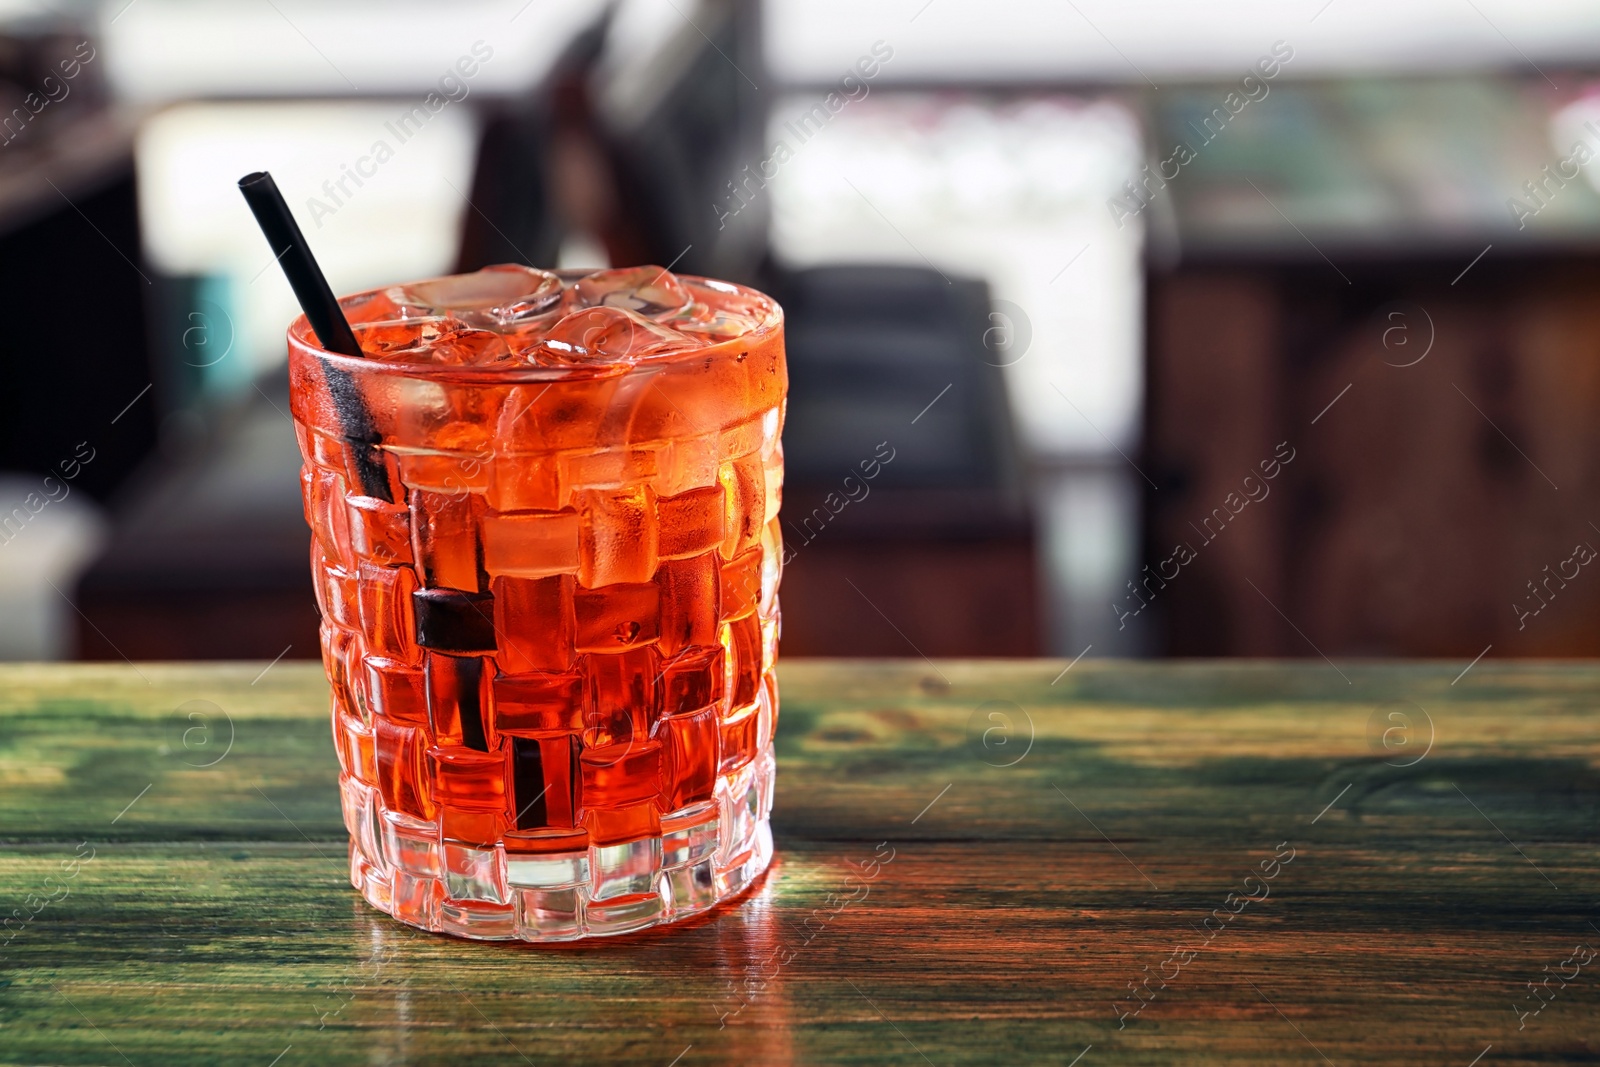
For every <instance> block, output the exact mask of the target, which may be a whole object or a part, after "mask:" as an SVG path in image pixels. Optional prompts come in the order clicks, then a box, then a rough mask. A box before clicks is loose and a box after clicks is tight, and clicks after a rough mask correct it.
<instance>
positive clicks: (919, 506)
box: [767, 266, 1040, 656]
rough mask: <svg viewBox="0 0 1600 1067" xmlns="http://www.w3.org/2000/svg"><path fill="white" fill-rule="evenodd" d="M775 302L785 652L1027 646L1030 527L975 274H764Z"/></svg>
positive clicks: (886, 270) (983, 292)
mask: <svg viewBox="0 0 1600 1067" xmlns="http://www.w3.org/2000/svg"><path fill="white" fill-rule="evenodd" d="M767 284H768V285H769V287H770V288H771V290H772V291H773V293H774V295H776V296H777V297H778V299H779V300H780V302H782V304H783V306H784V311H785V315H786V341H787V346H788V356H789V381H790V388H789V405H788V413H787V418H786V421H785V426H784V467H785V486H784V507H783V530H784V538H785V543H786V548H787V550H788V553H787V554H788V555H789V556H790V561H789V564H788V569H787V570H786V571H785V575H784V582H783V610H784V648H785V650H786V651H787V652H788V653H790V654H791V655H792V654H801V655H858V656H895V655H917V654H923V655H929V656H933V655H1033V654H1036V653H1037V652H1038V650H1039V646H1040V638H1039V620H1038V613H1039V607H1038V594H1037V590H1036V567H1035V563H1034V536H1033V526H1032V522H1031V520H1030V517H1029V514H1028V511H1027V507H1026V504H1025V502H1024V498H1023V494H1022V491H1021V478H1020V466H1021V465H1020V462H1019V459H1018V456H1017V451H1016V448H1015V445H1014V443H1013V437H1012V432H1011V418H1010V413H1009V409H1008V407H1007V403H1006V396H1005V392H1004V388H1003V382H1002V380H1001V377H1000V374H1001V372H1000V370H999V368H998V366H997V365H996V363H997V362H998V361H997V360H995V359H994V357H993V355H992V353H991V350H990V349H989V348H988V347H986V346H985V339H986V335H987V331H989V329H990V327H991V320H990V314H989V310H990V305H989V296H988V290H987V287H986V286H985V285H984V284H983V283H981V282H977V281H970V280H966V279H950V278H946V277H945V276H944V275H942V274H940V273H938V272H937V271H933V270H927V269H922V268H912V267H891V266H836V267H817V268H812V269H809V270H804V271H798V272H792V273H783V274H778V275H775V276H774V277H772V278H771V279H770V280H769V282H768V283H767Z"/></svg>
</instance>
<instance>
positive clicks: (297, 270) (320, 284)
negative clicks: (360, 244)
mask: <svg viewBox="0 0 1600 1067" xmlns="http://www.w3.org/2000/svg"><path fill="white" fill-rule="evenodd" d="M239 191H240V192H241V193H243V194H244V199H245V203H247V204H249V205H250V211H251V212H252V213H253V214H254V215H255V217H256V223H257V224H258V225H260V227H261V232H262V233H264V234H266V236H267V244H269V245H270V246H272V254H273V255H274V256H275V257H276V258H277V260H278V265H279V266H281V267H282V268H283V273H284V275H285V276H286V277H287V278H288V279H289V286H290V287H291V288H292V289H294V296H295V299H296V300H298V301H300V309H301V310H302V311H304V312H305V313H306V320H307V321H308V322H310V323H311V329H312V330H313V331H314V332H315V333H316V335H317V342H318V343H319V344H321V345H322V347H323V348H325V349H327V350H328V351H329V352H337V353H339V354H340V355H343V356H359V355H361V354H362V353H361V346H360V345H358V344H356V335H355V334H354V333H353V332H351V330H350V322H349V320H348V319H346V318H345V317H344V312H343V311H342V310H341V309H340V307H339V302H338V301H337V300H335V299H334V296H333V290H332V289H330V288H328V279H327V278H325V277H323V276H322V268H321V267H320V266H318V265H317V260H316V257H315V256H313V255H312V254H311V246H310V245H308V244H306V238H305V235H304V234H303V233H301V232H300V226H299V224H298V223H296V222H295V221H294V216H293V215H292V214H290V213H289V205H288V204H286V203H284V200H283V194H282V193H280V192H278V185H277V183H276V182H274V181H273V180H272V175H270V174H268V173H267V172H266V171H264V170H258V171H256V172H255V173H253V174H246V175H245V176H244V177H243V178H240V179H239Z"/></svg>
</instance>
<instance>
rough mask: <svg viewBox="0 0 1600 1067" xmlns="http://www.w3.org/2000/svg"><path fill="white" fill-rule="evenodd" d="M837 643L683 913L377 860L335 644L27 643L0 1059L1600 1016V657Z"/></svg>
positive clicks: (550, 1059)
mask: <svg viewBox="0 0 1600 1067" xmlns="http://www.w3.org/2000/svg"><path fill="white" fill-rule="evenodd" d="M1462 666H1463V664H1461V663H1452V664H1443V663H1410V664H1402V663H1395V664H1341V665H1340V666H1338V667H1333V666H1330V665H1329V664H1327V663H1324V662H1321V661H1314V662H1301V663H1238V662H1235V663H1225V664H1224V663H1172V664H1159V665H1158V664H1132V663H1128V664H1111V663H1095V662H1090V661H1085V662H1082V663H1078V664H1076V665H1074V666H1071V667H1070V668H1069V669H1066V668H1068V665H1067V664H1066V663H1065V662H1052V661H1043V660H1038V661H1010V662H958V661H938V662H927V661H921V660H917V661H850V662H827V661H803V660H795V661H791V662H787V663H784V664H783V665H782V666H781V667H780V677H781V682H782V717H781V722H780V726H779V730H778V752H779V772H778V790H777V802H776V809H775V814H774V817H773V818H774V830H775V836H776V841H777V859H776V860H775V861H774V864H773V867H772V869H771V871H770V872H769V873H768V875H767V876H766V877H765V878H764V879H763V880H761V881H760V882H758V883H757V885H756V887H755V888H754V889H753V890H752V891H751V892H750V893H748V894H747V895H746V896H745V897H743V898H742V899H741V900H739V901H737V902H735V903H734V904H732V905H730V906H727V907H725V908H722V909H719V910H717V911H715V912H713V913H712V914H710V915H709V916H706V917H702V918H701V919H698V920H695V921H692V922H690V923H688V924H686V925H683V926H679V927H667V928H664V929H660V930H654V931H649V932H646V933H643V934H640V935H634V936H632V937H625V938H616V939H610V940H603V941H595V942H580V943H577V944H572V945H566V946H560V947H555V948H548V947H535V946H529V945H521V944H488V943H469V942H464V941H457V940H452V939H450V938H447V937H442V936H437V935H431V934H426V933H419V932H417V931H415V930H412V929H410V928H407V927H404V926H401V925H399V924H397V923H395V922H394V921H392V920H390V919H388V918H386V917H385V916H383V915H380V914H378V913H376V912H374V911H373V910H372V909H371V908H369V907H368V906H367V905H366V904H365V903H364V902H363V901H362V900H361V899H360V898H359V897H358V896H357V895H356V893H355V892H354V891H353V890H352V889H351V888H350V886H349V884H348V861H347V858H346V848H345V830H344V826H343V824H342V822H341V819H340V814H339V807H338V795H337V790H336V786H335V780H336V764H335V759H334V752H333V744H332V740H331V738H330V736H329V728H328V721H327V699H328V697H327V688H326V685H325V683H324V681H323V677H322V671H321V667H320V666H319V665H316V664H309V663H290V662H284V663H278V664H276V665H272V666H268V665H266V664H263V663H257V664H229V665H171V664H140V665H138V666H136V667H135V666H132V665H127V664H124V665H120V666H109V665H74V666H49V667H39V666H12V667H4V668H0V915H3V916H5V917H6V918H5V928H4V932H3V933H0V1063H6V1064H24V1063H26V1064H34V1063H51V1064H128V1065H130V1067H131V1065H138V1067H143V1065H145V1064H152V1065H157V1064H159V1065H184V1064H214V1063H229V1064H259V1065H260V1067H270V1065H276V1067H291V1065H296V1064H357V1063H359V1064H375V1063H419V1064H420V1063H450V1064H466V1063H478V1062H482V1063H505V1064H537V1065H540V1067H543V1065H546V1064H613V1063H614V1064H649V1065H656V1067H671V1065H677V1067H693V1065H697V1064H712V1063H727V1064H766V1063H772V1064H791V1063H792V1064H814V1063H835V1064H868V1063H872V1064H877V1063H890V1064H924V1063H926V1064H932V1065H937V1067H945V1065H957V1064H977V1063H999V1064H1016V1063H1056V1064H1063V1065H1069V1064H1079V1065H1081V1067H1099V1065H1102V1064H1125V1065H1135V1064H1155V1063H1185V1064H1324V1063H1327V1064H1340V1065H1343V1064H1355V1063H1369V1064H1446V1065H1452V1064H1453V1065H1458V1067H1468V1065H1471V1064H1481V1065H1483V1067H1490V1065H1499V1064H1507V1063H1526V1064H1533V1063H1540V1064H1547V1063H1557V1062H1560V1063H1577V1062H1595V1061H1596V1059H1597V1058H1600V880H1597V874H1600V854H1597V851H1596V840H1597V836H1600V835H1597V826H1600V710H1597V708H1600V699H1597V698H1600V666H1597V665H1592V664H1546V663H1540V664H1532V663H1501V662H1495V661H1492V660H1486V661H1483V662H1480V663H1477V664H1476V665H1474V666H1472V667H1470V669H1468V670H1467V671H1466V672H1465V673H1464V674H1463V673H1462Z"/></svg>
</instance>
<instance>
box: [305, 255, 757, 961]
mask: <svg viewBox="0 0 1600 1067" xmlns="http://www.w3.org/2000/svg"><path fill="white" fill-rule="evenodd" d="M613 273H615V272H613ZM663 273H664V272H663ZM466 277H477V276H466ZM547 277H548V276H547ZM595 277H600V276H598V275H596V276H595ZM667 277H669V278H670V277H671V276H667ZM678 281H681V284H682V286H683V287H684V288H685V290H686V291H688V292H690V293H691V294H696V293H698V294H701V295H703V296H704V297H705V298H706V299H707V300H709V301H716V300H722V301H737V302H739V310H740V312H741V314H742V317H740V316H738V315H736V316H733V317H731V318H728V317H722V318H717V319H715V321H712V322H711V324H710V325H706V326H702V327H698V328H700V329H702V331H703V332H702V334H701V335H699V336H698V338H697V340H696V341H695V342H694V343H695V345H696V347H689V348H682V349H677V350H674V349H672V347H671V344H667V343H662V344H661V345H658V350H656V351H653V352H649V351H647V352H646V353H645V354H644V355H639V354H637V352H635V354H633V355H627V354H624V355H623V356H619V357H616V358H611V357H605V358H596V359H594V360H592V361H590V362H574V363H572V364H571V365H551V364H549V363H548V362H545V363H537V362H535V361H534V360H533V359H532V358H531V357H529V358H527V359H521V360H519V359H497V360H496V361H489V362H483V361H480V362H471V361H465V360H461V361H456V362H448V361H443V360H440V359H433V360H430V359H426V358H408V357H407V358H402V357H405V351H407V350H405V348H404V344H403V343H400V342H395V341H394V337H395V336H396V335H397V334H405V335H406V336H411V335H416V336H418V337H420V338H421V339H422V340H421V342H419V344H421V345H422V348H427V346H428V345H432V344H435V342H436V341H437V340H438V338H439V337H440V336H444V335H441V334H440V333H439V332H438V331H439V330H441V329H445V330H452V329H456V325H452V324H455V323H456V320H454V319H451V320H449V322H448V323H447V324H446V326H444V327H440V326H438V325H437V324H438V323H439V322H443V321H445V320H442V319H427V318H423V317H419V316H418V313H416V312H415V310H414V309H408V308H407V307H406V306H405V299H404V294H405V293H407V292H410V291H413V290H418V289H420V286H418V287H412V289H411V290H407V289H405V288H404V287H398V288H396V289H392V290H385V291H379V292H374V293H365V294H360V295H358V296H354V297H349V298H346V299H344V300H342V301H341V304H342V305H343V306H344V307H345V309H346V314H347V316H348V317H349V318H350V320H351V322H352V325H353V326H354V328H355V332H356V336H357V338H358V339H359V340H360V341H361V344H362V349H363V351H365V352H367V353H368V354H369V358H366V359H353V358H349V357H345V356H340V355H335V354H331V353H329V352H327V351H324V350H323V349H321V348H320V347H318V346H317V344H316V340H315V337H314V335H312V334H311V333H310V331H309V328H308V327H307V325H306V322H305V320H304V319H303V318H302V319H300V320H298V321H296V322H295V324H294V325H293V326H292V327H291V328H290V330H289V372H290V383H291V402H292V407H293V414H294V422H295V432H296V435H297V437H298V439H299V443H300V449H301V454H302V456H303V457H304V467H303V469H302V473H301V479H302V489H303V491H304V497H305V508H306V517H307V521H308V522H309V523H310V525H311V528H312V531H313V538H312V544H311V572H312V578H313V582H314V584H315V587H316V595H317V602H318V605H319V607H320V609H321V613H322V629H321V634H322V654H323V661H324V664H325V666H326V669H327V675H328V681H329V683H330V684H331V687H332V692H333V700H332V705H333V706H332V712H333V733H334V739H335V744H336V746H337V749H338V754H339V763H340V768H341V775H340V790H341V794H342V801H343V807H344V819H345V824H346V826H347V827H348V829H349V831H350V839H351V841H350V880H351V882H352V884H353V885H354V886H355V887H356V889H358V890H359V891H360V892H361V894H362V895H363V896H364V897H365V898H366V900H367V901H368V902H369V903H370V904H371V905H372V906H373V907H375V908H377V909H379V910H380V911H383V912H386V913H387V914H389V915H392V916H393V917H395V918H396V919H399V920H401V921H403V922H406V923H410V924H412V925H414V926H418V927H421V928H423V929H427V930H432V931H436V932H444V933H448V934H454V935H457V936H461V937H468V938H484V939H522V940H526V941H566V940H573V939H576V938H583V937H593V936H601V935H608V934H621V933H627V932H630V931H634V930H639V929H642V928H644V927H648V926H653V925H656V924H659V923H667V922H672V921H674V920H677V919H682V918H686V917H688V916H691V915H695V914H698V913H701V912H704V911H706V910H707V909H709V908H711V907H713V906H714V905H716V904H717V903H718V902H719V901H722V900H726V899H728V898H729V897H732V896H734V895H735V894H737V893H739V892H740V891H741V890H743V889H745V888H746V887H747V886H749V885H750V884H751V883H752V881H754V879H755V878H756V877H757V876H758V875H760V874H761V872H762V871H763V870H765V868H766V866H767V864H768V862H769V860H770V859H771V856H772V834H771V830H770V829H769V826H768V815H769V813H770V811H771V808H772V796H773V773H774V763H773V753H772V735H773V730H774V727H775V725H776V721H777V715H778V691H777V683H776V680H775V677H774V673H773V661H774V659H775V657H776V654H777V643H778V626H779V615H778V602H777V586H778V578H779V573H780V569H781V555H782V544H781V539H780V533H779V526H778V521H777V513H778V506H779V502H780V499H781V494H782V481H783V454H782V450H781V446H780V443H779V432H780V429H781V425H782V421H783V405H784V396H785V390H786V383H787V378H786V371H785V365H784V351H783V323H782V312H781V310H780V309H779V308H778V307H777V305H776V304H775V303H773V302H772V301H770V300H769V299H767V298H766V297H763V296H761V295H760V294H759V293H755V292H754V291H752V290H748V289H743V288H741V287H736V286H731V285H727V284H725V283H720V282H707V281H704V280H702V279H694V278H683V279H681V280H678ZM575 282H576V283H577V285H578V286H579V287H581V285H582V284H584V283H583V282H581V281H579V280H578V277H577V276H570V277H563V278H561V279H560V287H561V288H562V289H563V290H564V292H565V295H564V296H563V297H562V299H565V300H566V301H567V304H566V305H564V307H567V308H570V307H571V306H573V301H574V300H575V299H576V298H575V297H574V296H573V295H572V293H573V290H574V283H575ZM423 284H424V285H436V284H438V283H423ZM552 284H553V283H552ZM674 284H677V281H675V282H674ZM597 299H599V298H597ZM636 303H637V301H636ZM576 306H578V307H580V308H582V307H583V306H584V305H582V304H578V305H576ZM694 306H695V307H699V308H701V311H702V315H701V317H702V319H704V318H706V317H707V316H708V315H710V314H711V312H707V311H705V306H706V305H704V304H696V305H694ZM710 306H711V307H712V308H713V310H714V309H715V308H716V306H717V305H716V304H714V303H713V304H711V305H710ZM591 310H593V311H605V312H607V313H608V314H609V313H610V308H609V307H607V308H594V309H591ZM550 314H554V313H550ZM581 314H590V311H582V312H581ZM617 314H618V315H620V312H619V313H617ZM685 314H686V313H685ZM408 316H409V317H408ZM628 316H629V320H628V322H623V320H622V319H621V318H617V319H616V321H617V322H622V323H623V326H625V327H628V328H630V329H631V328H634V327H632V326H629V322H632V321H633V320H635V319H637V320H639V321H640V322H642V321H643V320H642V319H641V318H640V316H639V315H638V314H636V313H635V312H634V311H631V310H630V311H629V312H628ZM545 317H546V318H549V317H550V315H549V314H547V315H546V316H545ZM614 317H615V316H614ZM565 321H571V320H570V319H569V320H565ZM610 323H611V320H609V319H607V320H606V321H605V322H602V323H600V325H601V326H604V327H606V328H607V329H610V325H608V324H610ZM519 328H520V327H519ZM641 328H642V327H641ZM430 329H432V330H434V333H432V334H430V333H428V332H427V331H428V330H430ZM507 329H508V330H509V329H510V327H507ZM407 331H409V333H407ZM418 331H421V332H420V333H419V332H418ZM475 332H476V331H473V330H465V329H464V328H462V329H461V330H459V331H458V332H457V333H455V334H450V335H449V336H453V337H458V338H459V337H465V336H467V335H468V334H472V333H475ZM660 332H661V333H662V334H665V333H666V332H667V331H666V330H665V329H664V328H663V329H662V330H661V331H660ZM502 336H505V335H504V334H502ZM540 336H543V335H542V334H541V335H540ZM607 336H608V337H609V336H611V335H610V334H608V335H607ZM446 340H448V337H446ZM600 342H605V338H601V339H600ZM600 342H596V343H597V344H599V343H600ZM440 343H441V344H442V342H440ZM498 343H499V342H496V344H498ZM542 343H546V344H556V348H557V351H558V354H559V353H560V352H561V351H566V350H565V349H560V346H559V344H558V343H555V342H542ZM607 343H609V342H607ZM397 345H398V347H396V346H397ZM568 348H569V349H570V348H571V346H568ZM613 348H616V346H613ZM634 348H635V349H637V348H638V346H637V345H635V346H634ZM662 348H664V349H665V350H664V351H663V350H661V349H662ZM391 349H392V350H394V351H397V352H400V353H401V356H400V357H396V358H386V357H385V355H384V353H386V352H388V351H390V350H391ZM417 350H419V351H420V350H421V349H417ZM442 350H443V349H442V348H437V347H436V348H435V349H429V351H442ZM616 350H617V351H623V352H624V353H626V351H627V349H626V345H623V346H622V347H621V348H618V349H616ZM497 351H498V349H497ZM596 351H597V352H599V351H600V348H599V347H597V348H596ZM374 353H376V354H374Z"/></svg>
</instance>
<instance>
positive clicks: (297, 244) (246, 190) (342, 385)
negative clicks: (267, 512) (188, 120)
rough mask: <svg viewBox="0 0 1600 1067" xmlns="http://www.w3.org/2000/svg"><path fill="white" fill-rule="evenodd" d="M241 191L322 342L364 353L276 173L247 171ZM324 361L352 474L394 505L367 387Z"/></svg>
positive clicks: (332, 349)
mask: <svg viewBox="0 0 1600 1067" xmlns="http://www.w3.org/2000/svg"><path fill="white" fill-rule="evenodd" d="M239 191H240V192H241V193H243V194H244V199H245V203H247V204H249V205H250V211H251V213H252V214H254V215H255V217H256V223H257V224H258V225H260V227H261V232H262V233H264V234H266V237H267V244H268V245H270V246H271V247H272V254H273V256H275V257H276V258H277V260H278V265H279V266H281V267H282V268H283V273H284V275H285V276H286V277H288V279H289V286H290V288H292V289H293V290H294V295H295V299H296V300H298V301H299V302H300V309H301V310H302V311H304V312H305V313H306V321H308V322H309V323H311V329H312V331H313V332H314V333H315V334H316V335H317V343H318V344H320V345H321V346H322V347H323V348H324V349H326V350H327V351H329V352H337V353H339V354H340V355H344V356H361V355H364V354H365V353H363V352H362V351H361V346H360V345H358V344H357V343H356V335H355V333H354V332H353V331H352V330H351V329H350V320H349V319H346V318H345V317H344V311H343V309H341V308H340V307H339V301H338V300H336V299H334V295H333V290H332V289H330V288H329V287H328V279H327V278H325V277H323V275H322V268H321V267H320V266H318V265H317V260H316V257H315V256H313V255H312V254H311V246H310V245H308V244H306V238H305V234H303V233H301V232H300V226H299V224H297V223H296V222H295V221H294V216H293V215H292V214H290V213H289V205H288V204H286V203H284V200H283V194H282V193H280V192H278V185H277V183H276V182H274V181H273V180H272V175H270V174H268V173H267V172H266V171H264V170H258V171H256V172H255V173H254V174H246V175H245V176H244V177H243V178H240V179H239ZM321 363H322V373H323V378H324V380H325V381H326V383H327V386H328V394H329V395H330V396H331V397H332V398H333V406H334V409H335V410H336V411H337V412H338V413H339V425H340V428H341V429H342V430H343V431H344V438H345V440H346V441H348V442H349V443H350V458H351V463H352V464H353V467H352V469H351V472H350V474H351V477H352V478H353V479H354V480H355V482H356V484H358V485H360V486H361V491H362V492H363V493H364V494H365V495H367V496H370V497H375V498H377V499H378V500H384V501H388V502H390V503H393V501H394V491H393V489H392V488H391V486H390V482H389V476H388V471H387V468H386V466H385V463H384V460H383V456H382V454H381V453H380V451H379V450H378V448H377V445H378V442H379V439H380V436H379V434H378V430H377V427H376V426H375V425H374V424H373V421H372V412H371V411H370V410H369V409H368V408H367V403H366V400H365V399H364V398H363V397H362V395H361V389H360V388H359V387H358V386H357V385H356V383H355V381H354V379H353V378H352V377H351V375H350V372H349V371H346V370H344V369H342V368H339V367H335V366H333V364H332V362H331V361H330V360H328V359H327V358H325V357H324V358H322V359H321Z"/></svg>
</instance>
